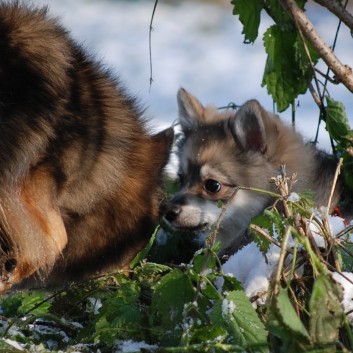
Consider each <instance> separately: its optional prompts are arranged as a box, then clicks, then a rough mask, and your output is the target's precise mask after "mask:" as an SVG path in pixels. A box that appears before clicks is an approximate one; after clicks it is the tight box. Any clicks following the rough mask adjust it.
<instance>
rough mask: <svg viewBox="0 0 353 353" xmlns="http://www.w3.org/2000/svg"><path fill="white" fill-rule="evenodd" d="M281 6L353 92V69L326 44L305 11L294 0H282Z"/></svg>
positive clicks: (339, 78)
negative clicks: (342, 61)
mask: <svg viewBox="0 0 353 353" xmlns="http://www.w3.org/2000/svg"><path fill="white" fill-rule="evenodd" d="M280 1H281V4H282V5H283V6H284V8H286V9H287V10H288V11H289V13H290V14H291V16H292V18H293V20H294V22H295V23H296V25H297V27H298V28H299V29H300V30H301V31H302V32H303V34H304V36H305V38H306V39H307V40H308V41H309V42H310V43H311V44H312V46H313V47H314V48H315V49H316V50H317V51H318V53H319V54H320V56H321V58H322V59H323V60H324V61H325V63H326V65H327V66H328V67H329V68H330V69H331V70H332V71H333V73H334V74H335V75H336V77H337V79H338V80H339V81H340V82H342V83H343V84H344V85H345V86H346V87H347V88H348V89H349V90H350V91H351V92H353V73H352V68H351V67H349V66H348V65H344V64H343V63H341V61H340V60H339V59H338V58H337V56H336V55H335V53H334V52H333V51H332V49H331V48H330V47H329V46H328V45H327V44H326V43H325V42H324V40H323V39H322V38H321V36H320V34H319V33H318V32H317V30H316V29H315V27H314V26H313V24H312V23H311V22H310V20H309V19H308V17H307V16H306V15H305V13H304V11H303V10H302V9H300V8H299V6H298V5H297V3H296V2H295V1H294V0H280Z"/></svg>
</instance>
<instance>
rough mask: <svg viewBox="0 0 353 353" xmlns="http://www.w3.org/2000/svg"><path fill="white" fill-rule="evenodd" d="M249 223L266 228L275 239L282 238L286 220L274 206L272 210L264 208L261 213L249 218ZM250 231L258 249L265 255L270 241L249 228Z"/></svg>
mask: <svg viewBox="0 0 353 353" xmlns="http://www.w3.org/2000/svg"><path fill="white" fill-rule="evenodd" d="M251 223H253V224H256V225H257V226H259V227H260V228H262V229H265V230H267V232H268V233H269V234H270V235H271V237H273V238H276V239H282V236H283V235H284V231H285V227H286V220H284V219H283V217H282V216H281V214H280V213H279V212H278V211H277V210H276V209H275V208H274V209H272V210H265V211H264V212H263V213H262V214H260V215H258V216H256V217H254V218H253V219H252V220H251ZM250 231H251V234H252V235H253V237H254V241H255V242H256V244H257V246H258V247H259V249H260V251H261V252H262V253H263V254H264V255H266V253H267V252H268V249H269V247H270V245H271V243H270V241H269V240H267V239H266V238H264V237H263V236H261V235H259V234H258V233H257V232H256V231H254V230H252V229H250Z"/></svg>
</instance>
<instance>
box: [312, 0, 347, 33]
mask: <svg viewBox="0 0 353 353" xmlns="http://www.w3.org/2000/svg"><path fill="white" fill-rule="evenodd" d="M315 2H317V3H318V4H320V5H321V6H323V7H326V8H327V9H328V10H329V11H331V12H332V13H333V14H334V15H336V17H338V18H339V19H340V20H341V21H342V22H343V23H344V24H345V25H346V26H347V27H348V28H349V29H350V30H351V31H353V16H352V15H351V14H350V13H349V12H348V11H347V10H346V9H345V6H344V5H342V4H341V3H340V2H339V1H337V0H315Z"/></svg>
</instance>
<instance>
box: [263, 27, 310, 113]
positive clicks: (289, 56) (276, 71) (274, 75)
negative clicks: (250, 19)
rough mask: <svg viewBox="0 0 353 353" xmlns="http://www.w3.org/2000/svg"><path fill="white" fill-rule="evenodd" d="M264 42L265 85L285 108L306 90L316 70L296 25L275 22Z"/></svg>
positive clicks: (280, 109)
mask: <svg viewBox="0 0 353 353" xmlns="http://www.w3.org/2000/svg"><path fill="white" fill-rule="evenodd" d="M263 42H264V46H265V50H266V53H267V61H266V66H265V71H264V75H263V80H262V86H266V87H267V91H268V93H269V94H271V96H272V97H273V100H274V101H275V102H276V104H277V109H278V111H280V112H281V111H283V110H285V109H287V108H288V106H289V105H290V104H292V103H293V102H294V100H295V98H296V97H297V96H298V95H299V94H303V93H305V92H306V90H307V88H308V82H309V81H310V78H311V77H312V75H313V73H312V70H311V66H310V64H309V59H308V58H307V57H306V52H305V50H304V49H303V44H302V42H301V38H300V36H299V35H298V34H297V32H296V30H295V29H294V28H293V29H292V28H290V27H289V28H282V27H281V26H279V25H274V26H272V27H270V28H268V29H267V31H266V32H265V34H264V37H263Z"/></svg>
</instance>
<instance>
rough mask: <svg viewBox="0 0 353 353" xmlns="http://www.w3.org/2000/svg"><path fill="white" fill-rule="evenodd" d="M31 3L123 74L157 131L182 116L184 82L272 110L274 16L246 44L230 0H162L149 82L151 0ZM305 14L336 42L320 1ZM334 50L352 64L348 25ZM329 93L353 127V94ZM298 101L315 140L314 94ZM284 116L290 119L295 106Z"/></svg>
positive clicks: (300, 123)
mask: <svg viewBox="0 0 353 353" xmlns="http://www.w3.org/2000/svg"><path fill="white" fill-rule="evenodd" d="M32 2H33V3H34V4H37V3H38V4H48V5H49V8H50V10H51V13H52V14H54V15H55V16H59V17H60V18H61V22H62V23H63V24H64V26H65V27H66V28H67V29H69V30H70V31H71V33H72V36H73V38H74V39H76V40H77V41H79V42H80V43H81V44H83V45H84V46H85V47H86V48H87V50H88V51H89V52H92V53H93V54H95V56H96V58H98V59H99V60H101V62H102V63H103V64H104V65H106V66H108V67H109V68H110V69H111V71H112V72H113V73H115V74H117V75H119V76H120V78H121V80H122V81H123V82H124V83H125V86H126V87H127V88H128V89H129V90H130V92H132V93H133V94H136V95H137V96H138V97H139V98H140V99H141V102H142V103H143V105H144V106H145V107H146V108H147V111H146V115H147V116H148V117H150V118H151V126H153V127H154V130H155V131H158V130H161V129H162V128H164V127H166V126H170V125H171V124H172V123H173V122H174V121H175V120H176V119H177V117H178V112H177V104H176V93H177V90H178V89H179V87H181V86H182V87H184V88H185V89H187V90H188V91H189V92H191V93H192V94H194V95H195V96H196V97H198V98H199V99H200V101H201V102H202V103H204V104H208V103H212V104H214V105H215V106H218V107H221V106H226V105H228V104H229V103H230V102H234V103H236V104H242V103H244V102H245V101H246V100H247V99H250V98H256V99H258V100H259V101H260V102H261V103H262V105H263V106H264V107H265V108H266V109H267V110H270V111H273V103H272V99H271V97H270V96H268V95H267V91H266V88H262V87H261V82H262V74H263V70H264V66H265V60H266V54H265V50H264V48H263V45H262V34H263V32H264V31H265V30H266V29H267V28H268V27H269V26H270V25H271V19H269V18H263V19H262V22H261V27H260V33H259V37H258V39H257V41H256V42H255V44H250V45H246V44H244V43H243V36H242V34H241V32H242V26H241V24H240V22H239V20H238V18H237V17H235V16H234V15H233V14H232V6H231V5H230V1H225V0H215V1H206V0H203V1H196V0H174V1H172V0H169V1H166V0H159V3H158V6H157V9H156V12H155V16H154V21H153V32H152V43H151V44H152V64H153V76H152V78H153V83H152V85H151V86H150V61H149V40H148V39H149V27H150V21H151V16H152V12H153V7H154V0H125V1H123V0H33V1H32ZM308 16H309V18H310V19H311V20H312V22H313V23H314V25H315V26H316V28H317V29H318V30H319V32H320V33H321V35H322V36H323V37H324V39H325V40H326V42H327V43H328V44H330V45H331V44H332V43H333V40H334V36H335V32H336V28H337V22H338V20H337V19H336V18H335V17H334V16H330V14H329V13H328V12H327V11H325V10H324V9H321V8H320V7H319V6H318V5H316V6H315V9H313V8H311V6H309V8H308ZM336 53H337V56H338V57H339V58H340V60H341V61H342V62H343V63H345V64H348V65H349V66H351V67H352V66H353V39H352V36H351V33H350V32H349V31H348V30H347V29H346V28H344V26H342V28H341V31H340V34H339V38H338V45H337V47H336ZM323 67H324V66H323ZM323 71H324V72H326V69H323ZM329 92H330V94H331V95H332V97H333V98H334V99H335V100H338V101H341V102H342V103H344V105H345V106H346V109H347V115H348V118H349V120H350V124H351V126H353V116H352V114H353V99H352V94H351V93H350V92H349V91H348V90H346V89H345V88H344V87H340V86H331V87H330V88H329ZM297 104H298V107H297V112H296V121H297V125H296V127H297V130H299V131H300V132H302V133H303V134H304V135H305V137H306V138H307V139H308V140H310V139H312V138H313V137H315V134H316V127H317V121H318V116H319V113H318V109H317V107H316V105H315V103H314V102H313V100H312V98H311V96H310V94H309V93H307V94H306V95H304V96H300V97H299V99H298V102H297ZM280 115H281V116H282V117H283V119H284V120H286V121H287V122H288V123H290V121H291V112H290V111H286V112H284V113H281V114H280ZM321 125H323V124H321ZM319 147H320V148H323V149H325V150H327V151H330V143H329V139H328V136H327V134H326V132H325V129H324V126H321V129H320V135H319Z"/></svg>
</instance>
